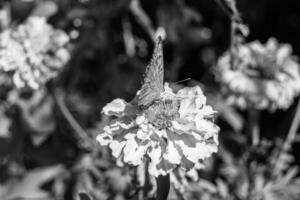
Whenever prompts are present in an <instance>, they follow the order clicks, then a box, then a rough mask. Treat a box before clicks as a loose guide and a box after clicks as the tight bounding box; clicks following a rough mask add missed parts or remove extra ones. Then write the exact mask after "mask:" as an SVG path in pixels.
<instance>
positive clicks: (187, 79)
mask: <svg viewBox="0 0 300 200" xmlns="http://www.w3.org/2000/svg"><path fill="white" fill-rule="evenodd" d="M190 80H191V78H186V79H184V80H181V81H177V82H175V83H176V84H178V83H182V82H186V81H190Z"/></svg>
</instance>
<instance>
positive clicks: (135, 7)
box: [130, 0, 155, 38]
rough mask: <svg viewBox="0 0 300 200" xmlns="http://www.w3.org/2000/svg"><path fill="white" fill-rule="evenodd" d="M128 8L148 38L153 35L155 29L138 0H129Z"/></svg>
mask: <svg viewBox="0 0 300 200" xmlns="http://www.w3.org/2000/svg"><path fill="white" fill-rule="evenodd" d="M130 10H131V12H132V14H133V15H134V17H135V19H136V20H137V22H138V23H139V24H140V25H141V26H142V27H143V28H144V29H145V31H146V32H147V34H148V35H149V37H150V38H152V37H153V36H154V33H155V30H154V28H153V25H152V22H151V20H150V18H149V17H148V15H147V14H146V12H145V11H144V10H143V8H142V7H141V4H140V1H139V0H131V2H130Z"/></svg>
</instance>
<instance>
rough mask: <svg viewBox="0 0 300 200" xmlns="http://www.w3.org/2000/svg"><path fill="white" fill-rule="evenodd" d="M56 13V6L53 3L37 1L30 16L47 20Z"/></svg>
mask: <svg viewBox="0 0 300 200" xmlns="http://www.w3.org/2000/svg"><path fill="white" fill-rule="evenodd" d="M57 11H58V6H57V5H56V3H54V2H53V1H39V2H38V4H37V6H36V7H35V9H34V10H33V11H32V12H31V16H38V17H45V18H49V17H51V16H52V15H54V14H55V13H56V12H57Z"/></svg>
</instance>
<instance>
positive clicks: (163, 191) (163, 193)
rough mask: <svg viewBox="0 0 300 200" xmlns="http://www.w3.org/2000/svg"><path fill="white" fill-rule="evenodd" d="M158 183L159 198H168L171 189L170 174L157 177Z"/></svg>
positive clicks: (158, 199)
mask: <svg viewBox="0 0 300 200" xmlns="http://www.w3.org/2000/svg"><path fill="white" fill-rule="evenodd" d="M156 183H157V192H156V194H157V197H156V198H157V200H167V198H168V195H169V190H170V176H169V174H168V175H166V176H159V177H157V178H156Z"/></svg>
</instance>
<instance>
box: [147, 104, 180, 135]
mask: <svg viewBox="0 0 300 200" xmlns="http://www.w3.org/2000/svg"><path fill="white" fill-rule="evenodd" d="M178 109H179V102H178V101H177V100H165V101H157V102H155V103H153V104H152V105H151V106H150V107H149V108H147V110H146V111H145V113H146V118H147V119H148V120H149V122H150V123H151V124H152V125H153V126H154V127H156V128H158V129H159V130H161V129H166V128H168V127H170V126H171V121H173V120H174V119H175V118H176V117H177V116H178V115H179V114H178Z"/></svg>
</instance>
